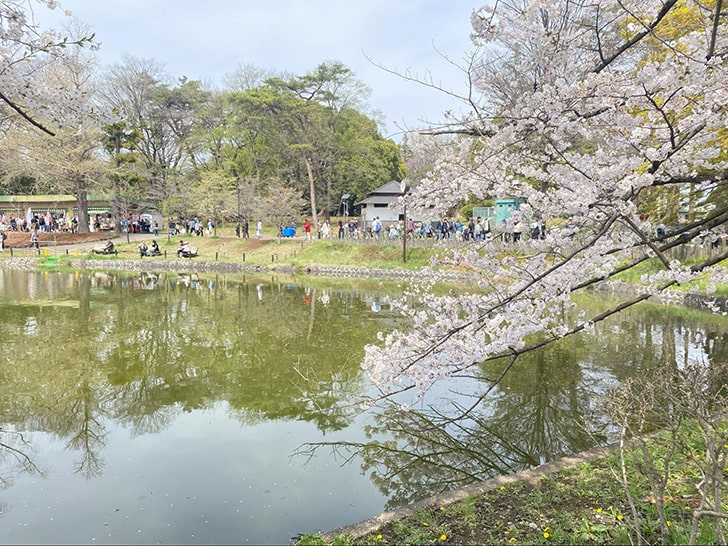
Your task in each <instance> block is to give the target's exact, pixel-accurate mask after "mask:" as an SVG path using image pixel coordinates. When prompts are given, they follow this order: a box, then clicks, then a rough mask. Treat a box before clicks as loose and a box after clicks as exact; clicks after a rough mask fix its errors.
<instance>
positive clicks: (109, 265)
mask: <svg viewBox="0 0 728 546" xmlns="http://www.w3.org/2000/svg"><path fill="white" fill-rule="evenodd" d="M40 264H41V262H39V260H38V258H34V257H27V258H8V259H5V260H1V261H0V267H5V268H11V269H26V270H33V269H37V268H38V267H39V265H40ZM44 265H45V266H46V267H48V266H49V265H55V263H52V264H50V263H49V262H48V261H46V262H45V263H44ZM63 265H64V267H66V268H69V269H78V270H98V269H103V270H105V271H148V272H155V273H161V272H165V271H171V272H174V273H254V272H255V273H260V272H266V273H279V274H283V275H294V274H304V275H316V276H320V277H338V278H353V279H355V278H360V279H392V280H411V279H412V278H413V275H415V274H416V273H415V272H413V271H411V270H406V269H383V268H369V267H342V266H321V265H311V266H302V267H294V266H292V265H288V264H277V265H271V266H263V265H250V264H244V263H231V262H209V261H199V260H195V259H172V260H170V259H156V258H143V259H132V260H127V259H119V260H87V259H72V260H69V261H64V262H63ZM435 275H436V277H437V278H438V279H439V280H441V281H443V282H453V283H455V282H457V283H462V282H474V281H477V278H476V277H475V276H474V275H473V274H472V273H461V272H457V271H438V272H436V273H435Z"/></svg>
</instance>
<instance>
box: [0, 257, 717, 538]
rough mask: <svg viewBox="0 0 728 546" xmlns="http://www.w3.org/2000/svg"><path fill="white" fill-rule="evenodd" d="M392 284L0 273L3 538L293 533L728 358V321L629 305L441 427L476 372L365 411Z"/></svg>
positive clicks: (528, 449) (538, 450) (440, 486)
mask: <svg viewBox="0 0 728 546" xmlns="http://www.w3.org/2000/svg"><path fill="white" fill-rule="evenodd" d="M400 291H401V287H399V286H397V285H396V284H382V283H377V282H367V283H364V282H362V283H357V284H356V285H353V286H352V285H348V284H332V283H329V282H325V281H322V280H321V279H283V278H276V277H260V278H252V277H243V276H200V277H197V276H188V275H176V274H173V275H163V276H157V275H148V274H135V275H126V274H118V275H117V274H106V273H95V274H85V273H73V274H67V273H59V272H23V271H13V270H1V269H0V321H1V324H2V326H0V343H1V347H2V352H1V356H0V358H1V359H2V361H1V364H0V444H2V445H1V446H0V480H2V482H0V537H1V538H0V542H2V543H12V544H20V543H35V544H39V543H78V544H81V543H83V544H88V543H104V544H142V543H144V544H149V543H167V544H169V543H174V544H225V543H229V544H240V543H251V544H263V543H268V544H271V543H274V544H281V543H287V542H288V541H289V540H290V539H291V537H293V536H295V535H297V534H298V533H309V532H314V531H317V530H328V529H333V528H335V527H339V526H341V525H346V524H348V523H353V522H356V521H359V520H361V519H364V518H367V517H371V516H373V515H376V514H378V513H380V512H381V511H383V510H384V509H391V508H393V507H396V506H399V505H401V504H404V503H408V502H412V501H414V500H419V499H421V498H424V497H426V496H429V495H432V494H435V493H438V492H440V491H443V490H445V489H449V488H453V487H457V486H459V485H463V484H466V483H471V482H473V481H475V480H479V479H484V478H487V477H489V476H492V475H496V474H499V473H503V472H511V471H515V470H520V469H522V468H525V467H528V466H532V465H535V464H539V463H541V462H544V461H547V460H551V459H553V458H557V457H559V456H561V455H563V454H566V453H573V452H575V451H580V450H583V449H587V448H590V447H592V446H594V445H595V444H597V443H602V442H604V441H607V440H608V439H609V423H608V422H607V421H606V419H605V418H604V416H603V415H602V414H601V413H600V412H599V408H598V400H599V396H600V395H601V394H602V393H603V392H604V391H605V390H606V389H608V388H609V387H610V386H613V385H615V384H617V383H618V382H619V381H621V380H623V379H625V378H627V377H631V376H632V375H633V374H635V373H637V372H638V371H640V370H644V369H645V368H655V367H660V366H665V365H673V366H674V365H681V364H683V363H685V362H687V361H689V360H698V361H704V362H708V361H710V360H711V359H716V358H721V359H725V358H726V356H728V355H727V354H726V353H727V352H728V349H727V346H728V343H727V342H728V326H726V323H725V322H726V321H725V319H723V318H718V317H712V316H710V315H706V314H699V313H696V312H691V311H687V310H682V309H670V310H669V311H665V310H664V309H663V308H660V307H652V306H642V307H640V308H639V309H635V310H631V311H629V312H628V313H625V314H623V315H621V316H620V317H618V318H617V319H615V320H613V321H611V322H610V323H608V324H603V325H598V326H597V328H595V330H594V331H593V332H592V333H590V334H587V335H585V336H582V337H580V338H578V339H575V340H572V341H569V342H568V343H563V344H560V345H556V346H552V347H550V348H549V349H547V350H545V351H542V352H541V353H539V354H538V355H532V356H529V358H528V359H524V360H523V361H522V362H519V364H518V365H517V366H516V368H514V369H513V370H512V373H510V374H509V375H508V376H507V378H506V380H505V381H504V382H503V383H502V384H501V386H500V387H499V388H498V389H497V391H496V392H494V393H493V394H492V396H489V397H488V399H487V400H486V401H485V402H484V403H482V404H481V405H480V406H479V408H478V410H477V411H475V412H471V413H470V414H468V418H467V419H462V420H459V421H456V422H451V421H448V420H447V418H448V417H450V416H452V415H453V414H454V413H457V412H458V411H459V409H461V408H464V407H467V406H468V405H469V404H470V403H471V399H470V398H469V394H477V393H478V392H479V391H480V390H482V386H483V384H481V383H479V382H478V381H477V380H474V381H470V382H467V383H466V382H464V381H463V380H460V381H459V382H458V383H451V384H449V385H444V386H443V387H441V388H439V389H437V390H435V391H433V392H432V393H431V396H430V398H429V399H428V400H427V401H426V407H425V406H423V407H422V408H417V407H415V408H414V409H413V410H412V411H408V412H402V411H397V410H396V409H395V408H394V407H390V406H386V405H380V406H375V407H374V408H372V409H370V410H368V411H363V410H362V409H361V406H360V405H359V403H358V401H359V400H360V398H361V397H363V396H366V395H371V394H374V393H375V390H374V389H373V387H372V385H371V384H370V383H369V381H368V379H367V377H366V375H365V374H364V373H363V372H362V371H361V369H360V367H359V362H360V360H361V357H362V355H363V348H364V345H365V344H366V343H371V342H373V341H374V340H375V339H376V333H377V332H378V331H380V330H382V329H388V328H392V327H394V326H396V325H397V323H398V318H397V316H396V314H395V313H394V312H393V311H391V310H390V309H389V307H388V306H387V304H386V298H387V296H389V295H397V294H398V293H399V292H400ZM603 303H604V302H603V300H595V301H584V302H582V305H584V306H598V305H602V304H603ZM497 370H498V364H497V363H496V364H491V365H488V366H484V367H483V368H482V370H481V372H482V374H483V376H484V377H488V376H493V375H494V374H495V373H497ZM374 440H377V441H374ZM385 441H386V443H385ZM316 446H318V447H316ZM349 459H350V460H349ZM347 460H348V462H346V461H347Z"/></svg>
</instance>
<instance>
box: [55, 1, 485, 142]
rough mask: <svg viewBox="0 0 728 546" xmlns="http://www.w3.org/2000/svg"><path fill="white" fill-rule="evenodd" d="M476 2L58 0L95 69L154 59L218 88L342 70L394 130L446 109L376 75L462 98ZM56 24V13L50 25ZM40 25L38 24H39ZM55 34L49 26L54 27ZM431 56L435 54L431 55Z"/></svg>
mask: <svg viewBox="0 0 728 546" xmlns="http://www.w3.org/2000/svg"><path fill="white" fill-rule="evenodd" d="M481 3H482V1H479V0H394V1H392V0H204V1H201V0H194V1H192V0H123V1H122V0H62V5H63V7H64V8H66V9H70V10H71V11H72V12H73V16H74V17H77V18H78V19H80V20H81V21H82V22H84V23H86V24H88V25H89V26H90V27H91V29H92V31H93V32H95V33H96V37H97V39H98V41H99V42H101V50H100V52H99V54H100V59H101V63H102V64H103V65H107V64H113V63H117V62H119V61H120V60H121V56H122V55H123V54H128V55H131V56H134V57H138V58H141V59H155V60H157V61H160V62H161V63H162V64H164V66H165V68H166V71H167V73H168V74H169V75H170V76H171V77H172V78H174V79H176V78H178V77H180V76H186V77H187V78H188V79H199V80H203V81H205V82H208V83H210V84H212V85H214V86H216V87H222V78H223V76H224V75H225V74H228V73H231V72H233V71H234V70H235V69H236V68H237V67H238V66H240V65H243V64H253V65H255V66H259V67H261V68H266V69H271V70H274V71H277V72H287V73H292V74H295V75H303V74H305V73H306V72H309V71H310V70H312V69H314V68H315V67H316V66H318V65H319V64H321V63H323V62H326V61H341V62H342V63H344V64H345V65H346V66H347V67H349V68H350V69H352V70H353V71H354V72H355V73H356V75H357V76H358V78H359V79H360V80H362V81H363V82H364V83H365V84H366V85H367V86H368V87H369V88H371V90H372V95H371V98H370V101H369V102H370V106H371V107H372V108H373V109H378V110H380V111H381V112H382V113H383V114H384V116H385V121H386V128H385V129H384V130H383V132H384V133H385V134H384V136H388V137H392V138H394V139H395V140H397V141H399V140H400V135H398V134H397V133H398V129H397V127H396V125H399V126H405V127H409V128H413V127H418V126H422V125H423V123H422V122H421V121H420V120H421V119H426V120H429V121H438V120H440V119H441V118H442V112H443V111H445V110H454V111H456V112H457V111H459V110H461V108H460V107H459V104H458V103H457V102H456V101H454V99H452V98H449V97H447V96H446V95H445V94H443V93H439V92H435V91H432V90H429V89H427V88H425V87H423V86H420V85H418V84H415V83H411V82H407V81H405V80H403V79H401V78H398V77H396V76H394V75H391V74H389V73H387V72H386V71H384V70H382V69H380V68H378V67H377V66H375V65H374V64H372V62H371V61H370V60H368V59H367V57H368V58H369V59H371V60H372V61H374V62H376V63H379V64H381V65H385V66H387V67H389V68H391V69H393V70H396V71H398V72H405V71H409V72H411V73H412V74H414V75H419V76H425V75H426V73H428V72H429V73H430V74H431V75H432V78H433V79H434V80H435V82H438V83H442V85H443V86H444V87H446V88H448V89H452V90H454V91H456V92H457V91H462V90H464V89H465V78H464V76H463V74H462V73H461V72H460V71H459V70H458V69H456V68H454V67H453V66H452V65H451V64H450V63H448V61H446V60H445V59H443V58H442V57H441V55H440V54H444V55H446V56H448V57H450V58H451V59H452V60H454V61H456V62H458V63H460V64H463V62H462V61H463V59H464V58H465V56H466V54H467V52H468V51H470V50H471V49H472V48H471V43H470V39H469V35H470V14H471V12H472V11H473V9H475V8H476V7H479V6H480V5H481ZM58 18H60V13H59V15H58ZM43 19H44V20H45V16H44V17H43ZM54 26H57V25H54ZM438 51H439V53H438Z"/></svg>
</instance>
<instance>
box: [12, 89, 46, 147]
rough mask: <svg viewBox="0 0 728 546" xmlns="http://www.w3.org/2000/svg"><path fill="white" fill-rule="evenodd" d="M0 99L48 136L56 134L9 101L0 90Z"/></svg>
mask: <svg viewBox="0 0 728 546" xmlns="http://www.w3.org/2000/svg"><path fill="white" fill-rule="evenodd" d="M0 100H2V101H3V102H4V103H5V104H7V105H8V106H10V108H12V109H13V110H15V111H16V112H17V113H18V114H20V117H22V118H23V119H24V120H25V121H27V122H28V123H30V124H31V125H33V126H34V127H36V128H38V129H40V130H41V131H43V132H44V133H46V134H48V135H50V136H56V134H55V133H54V132H53V131H51V130H50V129H48V128H46V127H45V126H44V125H43V124H41V123H39V122H37V121H36V120H35V119H33V118H32V117H31V116H29V115H28V114H27V113H26V112H24V111H23V109H22V108H20V106H18V105H17V104H15V103H14V102H13V101H11V100H10V99H9V98H8V97H6V96H5V94H4V93H2V92H1V91H0Z"/></svg>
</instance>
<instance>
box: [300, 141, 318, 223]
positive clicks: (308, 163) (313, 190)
mask: <svg viewBox="0 0 728 546" xmlns="http://www.w3.org/2000/svg"><path fill="white" fill-rule="evenodd" d="M303 162H304V163H305V164H306V172H307V173H308V185H309V189H310V192H311V215H312V218H313V221H312V225H313V227H314V229H315V228H316V227H318V216H317V214H316V183H315V181H314V178H313V169H312V168H311V161H309V159H308V158H307V157H306V156H305V155H304V156H303Z"/></svg>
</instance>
